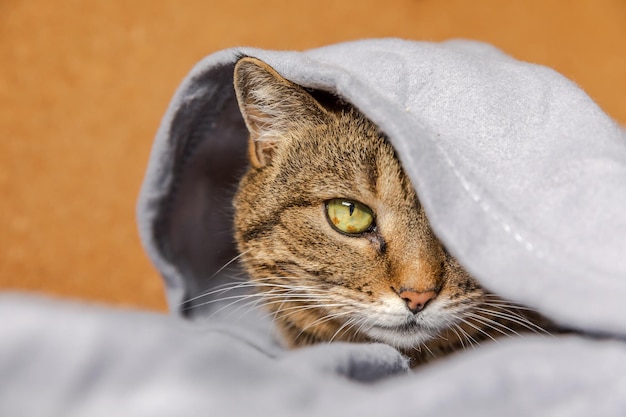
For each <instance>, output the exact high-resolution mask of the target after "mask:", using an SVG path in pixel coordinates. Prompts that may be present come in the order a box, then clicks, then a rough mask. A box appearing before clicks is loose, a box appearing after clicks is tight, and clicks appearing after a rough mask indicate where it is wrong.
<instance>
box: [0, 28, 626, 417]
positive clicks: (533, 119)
mask: <svg viewBox="0 0 626 417" xmlns="http://www.w3.org/2000/svg"><path fill="white" fill-rule="evenodd" d="M244 55H245V56H253V57H257V58H259V59H261V60H263V61H265V62H267V63H268V64H269V65H271V66H272V67H273V68H274V69H276V70H277V71H278V72H279V73H280V74H281V75H282V76H283V77H285V78H286V79H288V80H290V81H292V82H294V83H296V84H299V85H301V86H304V87H306V88H309V89H315V90H322V91H326V92H330V93H333V94H336V95H338V96H340V97H342V98H343V99H344V100H346V101H348V102H349V103H351V104H352V105H353V106H355V107H356V108H358V109H359V110H360V111H361V112H362V113H363V114H364V115H365V116H367V117H368V118H369V119H370V120H372V121H373V122H374V123H376V124H377V125H378V126H379V128H380V129H381V130H382V131H383V132H384V133H385V134H386V135H387V136H388V138H389V141H390V142H391V144H392V145H393V147H394V148H395V150H396V152H397V155H398V157H399V159H400V161H401V163H402V165H403V167H404V169H405V171H406V172H407V174H408V175H409V177H410V178H411V181H412V182H413V185H414V187H415V189H416V191H417V194H418V196H419V199H420V201H421V203H422V204H423V205H424V207H425V209H426V212H427V214H428V216H429V219H430V222H431V226H432V228H433V230H434V231H435V233H436V234H437V236H438V237H439V239H440V240H441V241H442V242H443V244H444V245H445V246H446V248H447V249H448V250H449V251H450V252H451V253H452V254H453V255H454V256H455V257H456V258H457V259H458V260H459V261H460V262H461V263H462V265H463V266H464V267H465V268H466V269H467V270H468V271H469V272H470V273H471V274H472V275H473V276H474V277H476V278H477V279H478V280H479V281H480V282H481V283H482V284H484V285H485V286H487V287H488V288H489V289H491V290H492V291H494V292H496V293H498V294H500V295H503V296H505V297H506V298H508V299H511V300H514V301H516V302H519V303H522V304H525V305H528V306H530V307H532V308H535V309H537V310H538V311H540V312H541V313H543V314H544V315H546V316H547V317H549V318H551V319H552V320H554V321H555V322H556V323H558V324H560V325H562V326H564V327H566V328H570V329H573V330H575V331H576V332H575V333H574V334H571V335H567V336H554V337H540V336H528V337H523V338H510V339H500V340H499V343H490V344H486V345H485V346H482V347H481V348H478V349H475V350H472V349H469V350H467V351H465V352H463V353H460V354H455V355H453V356H451V357H448V358H446V359H444V360H441V361H438V362H434V363H432V364H429V365H428V366H427V367H424V368H419V369H418V370H416V371H415V372H414V373H411V372H408V371H407V365H406V362H405V361H404V359H403V357H402V356H401V355H400V354H398V353H397V352H396V351H395V350H394V349H392V348H391V347H389V346H386V345H380V344H369V345H359V344H344V343H339V344H328V345H326V344H324V345H316V346H313V347H309V348H303V349H297V350H285V349H283V348H282V347H281V346H280V344H278V343H277V342H276V340H275V336H274V334H273V333H272V332H271V322H270V320H269V319H268V318H267V317H265V315H264V314H263V311H262V310H258V309H254V308H245V307H244V308H242V305H241V303H234V302H229V299H228V298H227V297H228V295H229V294H223V293H220V292H219V287H218V286H219V285H222V284H224V283H228V282H232V281H233V280H241V279H242V278H244V279H245V277H241V276H239V275H238V274H240V272H238V270H237V269H236V267H235V264H236V262H233V263H232V264H229V265H228V266H227V267H224V265H227V264H228V262H229V261H230V260H231V259H232V258H233V257H235V256H236V252H235V248H234V243H233V237H232V213H231V200H232V197H233V194H234V191H235V188H236V184H237V181H238V179H239V177H240V176H241V174H242V173H243V171H244V169H245V166H246V152H247V149H246V146H247V137H248V133H247V131H246V128H245V125H244V122H243V119H242V117H241V114H240V112H239V108H238V106H237V102H236V97H235V92H234V89H233V67H234V64H235V62H236V61H237V60H238V59H239V58H240V57H241V56H244ZM138 218H139V228H140V233H141V237H142V240H143V243H144V245H145V248H146V250H147V252H148V254H149V256H150V257H151V259H152V261H153V262H154V264H155V266H156V267H157V268H158V269H159V271H160V273H161V274H162V276H163V278H164V280H165V282H166V286H167V294H168V301H169V304H170V307H171V309H172V311H174V312H176V313H181V314H184V315H187V316H191V317H193V318H194V319H195V321H194V322H192V323H188V322H185V321H183V320H180V319H177V318H173V317H169V318H165V317H162V316H159V315H151V314H143V313H133V312H117V311H116V312H112V311H109V310H106V309H94V308H90V307H86V306H80V307H76V306H67V305H64V304H59V303H49V302H41V301H40V300H31V299H28V300H24V299H21V298H17V297H16V296H4V297H3V298H2V303H1V304H0V315H2V316H3V317H4V318H5V319H7V320H8V321H11V322H12V323H13V325H12V326H8V327H4V326H3V327H2V328H1V329H0V351H2V352H8V353H9V354H10V355H8V354H5V355H0V376H1V377H2V380H3V381H12V383H9V389H8V390H2V391H0V411H3V412H0V414H3V415H4V414H6V415H10V414H9V413H5V412H4V411H11V412H12V411H15V410H19V407H18V405H16V404H17V401H18V400H19V398H26V397H27V393H28V392H31V393H32V392H37V393H41V394H37V395H38V397H39V401H38V404H30V405H29V406H30V407H41V408H32V410H36V411H42V412H41V413H40V414H38V415H54V411H50V410H69V411H70V412H68V413H62V414H66V415H78V414H81V412H82V414H84V415H87V414H89V411H94V410H97V411H98V412H99V413H100V414H99V415H114V414H116V412H115V411H113V410H116V411H117V412H118V411H119V410H120V409H124V410H125V411H127V412H124V415H146V414H142V413H143V412H145V411H146V410H149V413H148V414H149V415H153V416H158V415H168V413H170V414H169V415H171V414H172V413H173V414H176V415H186V414H192V413H195V415H203V412H202V411H201V410H204V414H206V415H241V414H242V413H244V412H256V413H257V414H258V413H260V414H261V415H265V414H269V413H270V412H271V413H272V414H271V415H273V416H283V415H284V416H292V415H302V416H306V415H343V416H357V415H358V416H363V415H394V414H400V413H402V414H407V413H408V414H409V415H435V414H436V415H438V416H453V415H454V416H458V415H465V416H467V415H481V416H484V415H538V414H547V415H624V414H626V395H624V393H625V392H626V391H625V389H626V343H625V342H624V341H625V340H626V303H625V302H624V300H626V133H625V131H624V130H623V129H622V128H621V127H620V126H619V125H618V124H617V123H616V122H615V121H613V120H612V119H611V118H609V117H608V116H607V115H606V114H605V113H604V112H603V111H602V110H601V109H600V108H599V107H598V106H597V105H596V104H595V103H594V102H593V101H592V100H591V99H590V98H589V97H588V96H587V95H586V94H585V93H584V92H583V91H581V90H580V89H579V88H578V87H577V86H576V85H575V84H574V83H572V82H571V81H569V80H567V79H566V78H564V77H563V76H561V75H560V74H558V73H556V72H555V71H553V70H551V69H548V68H545V67H543V66H539V65H534V64H529V63H524V62H520V61H517V60H515V59H513V58H511V57H509V56H507V55H505V54H503V53H502V52H500V51H499V50H497V49H495V48H494V47H492V46H489V45H486V44H482V43H477V42H471V41H461V40H454V41H448V42H443V43H428V42H412V41H404V40H399V39H378V40H364V41H357V42H349V43H343V44H337V45H331V46H328V47H323V48H319V49H313V50H309V51H305V52H285V51H280V52H278V51H266V50H260V49H254V48H234V49H229V50H224V51H221V52H218V53H215V54H213V55H211V56H209V57H207V58H205V59H204V60H202V61H201V62H200V63H198V64H197V65H196V67H195V68H194V69H193V70H192V71H191V72H190V74H189V75H188V76H187V77H186V79H185V80H184V81H183V83H182V85H181V86H180V88H179V89H178V91H177V92H176V94H175V96H174V98H173V100H172V102H171V104H170V106H169V109H168V110H167V112H166V114H165V117H164V118H163V121H162V124H161V127H160V129H159V131H158V134H157V137H156V140H155V143H154V147H153V150H152V155H151V158H150V162H149V166H148V170H147V174H146V178H145V182H144V185H143V188H142V190H141V195H140V199H139V204H138ZM231 267H232V268H231ZM215 288H217V289H218V290H217V291H216V290H213V295H212V296H201V295H202V294H203V293H206V292H207V291H211V290H212V289H215ZM196 297H198V298H197V299H196V300H195V301H190V302H185V301H188V300H190V299H194V298H196ZM220 298H222V300H221V301H219V300H218V299H220ZM233 300H234V298H233ZM85 312H88V313H89V314H85ZM33 313H41V315H40V316H37V317H39V318H37V319H35V318H34V315H33ZM16 317H17V319H16ZM20 317H28V319H20ZM20 320H21V321H20ZM3 322H4V321H3ZM68 322H69V323H70V324H72V325H71V326H68V325H67V324H66V323H68ZM35 329H39V330H37V331H36V330H35ZM41 329H43V330H41ZM59 329H65V330H63V331H61V330H59ZM68 329H70V330H68ZM198 329H200V330H198ZM136 332H138V333H140V334H143V335H144V336H145V337H135V333H136ZM77 335H81V338H77V337H75V336H77ZM96 341H97V342H96ZM27 342H28V343H29V344H28V345H27ZM30 344H33V345H36V346H35V347H32V346H31V345H30ZM25 346H29V349H25ZM50 346H53V347H56V350H55V352H57V355H56V356H55V357H54V358H51V357H49V356H48V355H46V353H47V350H46V349H47V348H48V350H49V348H50ZM89 349H91V350H90V352H91V353H84V352H85V350H89ZM23 351H24V352H25V351H28V352H29V353H28V355H29V356H28V357H25V356H22V360H23V362H22V363H29V365H27V366H25V367H24V368H23V369H21V370H20V369H17V368H16V367H11V363H15V357H16V355H20V354H22V355H24V354H23V353H20V352H23ZM81 352H82V353H81ZM11 355H12V356H11ZM7 357H12V358H13V362H10V361H9V360H8V359H7ZM76 357H80V358H81V359H80V360H76ZM52 361H54V362H55V363H54V364H51V363H50V362H52ZM38 369H48V370H49V369H54V370H55V379H54V381H53V382H52V380H51V379H50V378H51V377H50V376H49V375H48V374H49V372H48V373H46V372H43V371H41V372H39V371H38ZM87 369H91V370H93V369H99V370H100V371H99V373H97V375H96V376H94V374H93V373H91V374H89V377H88V380H89V381H90V384H88V385H81V384H77V381H81V380H84V378H87V377H86V375H88V372H89V371H88V370H87ZM81 378H83V379H81ZM47 381H48V382H50V384H47ZM357 381H368V382H369V383H368V384H362V383H358V382H357ZM121 387H124V388H123V389H124V390H125V392H126V395H125V396H123V398H122V397H120V396H119V394H118V395H117V396H116V393H118V390H121V389H122V388H121ZM85 392H87V394H88V395H87V394H85ZM146 393H149V394H151V395H147V394H146ZM152 394H154V395H152ZM10 395H11V396H10ZM20 395H21V397H20ZM15 398H18V399H17V400H16V399H15ZM116 398H117V400H112V399H116ZM243 398H245V400H243ZM103 399H107V400H108V402H107V401H105V400H103ZM12 407H13V408H12ZM98 407H100V408H98ZM107 407H109V408H107ZM120 407H123V408H120ZM103 410H104V411H110V413H106V412H103ZM117 414H119V413H117ZM13 415H16V414H15V413H13Z"/></svg>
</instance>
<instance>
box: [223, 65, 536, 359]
mask: <svg viewBox="0 0 626 417" xmlns="http://www.w3.org/2000/svg"><path fill="white" fill-rule="evenodd" d="M235 90H236V93H237V98H238V100H239V105H240V109H241V111H242V114H243V116H244V119H245V121H246V125H247V127H248V129H249V131H250V161H251V167H250V169H249V171H248V172H247V174H246V175H245V176H244V177H243V179H242V181H241V183H240V186H239V191H238V193H237V196H236V198H235V202H234V205H235V209H236V215H235V229H236V239H237V243H238V247H239V250H240V252H241V254H242V256H241V260H242V263H243V265H244V267H245V269H246V271H247V272H248V274H249V275H250V277H251V280H252V282H254V283H255V284H256V286H257V288H258V291H260V292H261V294H263V298H264V305H265V306H266V307H267V308H268V309H269V310H270V311H271V312H272V313H273V314H274V316H275V319H276V323H277V325H278V326H279V328H280V329H281V330H282V332H283V334H284V337H285V340H286V341H287V343H288V344H289V345H290V346H294V347H296V346H301V345H307V344H312V343H317V342H328V341H333V340H335V341H355V342H373V341H380V342H384V343H388V344H391V345H394V346H396V347H397V348H398V349H400V350H401V351H402V352H403V353H405V354H406V355H408V356H409V357H410V358H411V359H412V361H413V364H414V365H416V364H419V363H423V362H426V361H428V360H430V359H433V358H434V357H439V356H443V355H445V354H447V353H449V352H452V351H455V350H457V349H459V348H462V347H466V346H469V345H473V344H474V343H479V342H480V341H482V340H486V339H490V338H493V337H497V336H499V335H502V334H512V333H516V332H519V331H520V330H526V329H531V330H534V329H536V327H535V326H536V325H535V324H533V323H532V322H530V321H529V320H528V318H529V317H530V318H532V319H533V320H536V319H537V316H535V315H534V314H533V313H525V312H526V311H527V310H524V309H523V308H522V307H520V306H516V305H514V304H512V303H509V302H506V301H504V300H502V299H500V298H498V297H496V296H494V295H492V294H489V293H487V292H486V291H485V290H484V289H483V288H481V286H480V285H479V284H478V282H477V281H476V280H474V279H473V278H472V277H470V276H469V274H468V273H467V272H465V270H464V269H463V268H461V266H460V265H459V264H458V262H457V261H456V260H455V259H454V258H452V257H451V256H450V255H449V254H448V253H447V252H446V250H445V249H444V247H443V246H442V244H441V242H440V241H439V240H438V239H437V237H436V236H435V235H434V234H433V232H432V230H431V228H430V226H429V223H428V219H427V218H426V213H425V212H424V209H423V207H422V206H421V205H420V202H419V200H418V198H417V196H416V194H415V192H414V189H413V187H412V185H411V182H410V181H409V179H408V177H407V176H406V175H405V173H404V171H403V169H402V167H401V165H400V163H399V161H398V159H397V157H396V155H395V153H394V150H393V148H392V147H391V145H390V144H389V143H388V142H387V141H386V140H385V138H384V136H383V135H382V134H381V132H380V131H379V130H378V129H377V127H376V126H375V125H374V124H373V123H371V122H370V121H369V120H367V119H366V118H365V117H363V116H362V115H361V114H360V113H359V112H357V111H356V110H354V109H353V108H350V107H345V106H344V107H343V108H342V107H341V106H340V107H338V108H335V109H331V108H329V107H325V106H323V105H322V104H320V102H319V101H317V100H316V99H315V98H314V97H313V96H312V95H311V94H309V93H308V92H307V91H306V90H305V89H303V88H302V87H300V86H298V85H296V84H293V83H291V82H289V81H287V80H286V79H284V78H283V77H281V76H280V75H279V74H278V73H277V72H276V71H274V70H273V69H272V68H271V67H269V66H268V65H267V64H265V63H263V62H261V61H259V60H257V59H254V58H242V59H241V60H239V62H238V63H237V65H236V67H235ZM334 198H346V199H350V200H354V201H358V202H361V203H363V204H365V205H366V206H368V207H369V208H370V209H371V210H372V211H373V212H374V215H375V228H374V229H373V230H369V231H367V232H365V233H363V234H362V235H357V236H354V235H346V234H342V233H339V232H338V231H337V230H335V229H334V228H333V227H332V226H331V225H330V223H329V221H328V220H327V218H326V214H325V204H326V202H327V201H328V200H330V199H334ZM405 290H409V291H410V292H412V293H415V294H420V293H424V292H433V293H434V294H436V297H435V298H434V299H432V300H430V301H429V302H428V303H427V304H426V306H425V307H424V308H423V310H422V311H420V312H417V313H414V312H412V311H410V310H409V308H407V301H406V300H405V299H403V297H401V296H400V295H399V294H400V293H401V292H402V291H405Z"/></svg>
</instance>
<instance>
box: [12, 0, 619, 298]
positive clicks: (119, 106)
mask: <svg viewBox="0 0 626 417" xmlns="http://www.w3.org/2000/svg"><path fill="white" fill-rule="evenodd" d="M218 3H219V4H218ZM227 3H228V6H227V5H226V4H227ZM382 36H395V37H403V38H409V39H417V40H443V39H448V38H455V37H465V38H473V39H478V40H484V41H488V42H491V43H493V44H495V45H496V46H498V47H500V48H502V49H503V50H504V51H506V52H508V53H509V54H512V55H513V56H515V57H517V58H520V59H523V60H527V61H532V62H537V63H541V64H545V65H548V66H551V67H553V68H555V69H557V70H558V71H560V72H562V73H563V74H565V75H566V76H568V77H569V78H571V79H573V80H574V81H576V82H577V83H578V84H579V85H580V86H581V87H582V88H583V89H585V90H586V91H587V92H588V93H589V94H590V95H591V96H592V97H593V98H594V99H595V100H596V101H597V102H598V103H599V104H600V106H601V107H602V108H604V110H605V111H607V112H608V113H609V114H610V115H611V116H613V117H614V118H616V119H617V120H618V121H620V122H621V123H626V99H624V94H625V92H626V1H624V0H595V1H592V0H518V1H501V0H473V1H467V0H413V1H408V0H404V1H394V0H388V1H384V2H381V1H370V0H344V1H330V0H326V1H309V2H304V1H302V2H300V1H287V0H284V1H264V2H259V1H251V0H241V1H239V2H223V1H220V2H218V1H206V0H204V1H200V0H196V1H185V2H180V1H175V0H159V1H148V0H136V1H122V0H90V1H82V0H75V1H70V0H54V1H53V0H48V1H45V0H30V1H17V0H13V1H11V0H3V1H0V288H1V289H20V290H29V291H39V292H46V293H49V294H56V295H61V296H69V297H76V298H82V299H87V300H99V301H102V302H106V303H113V304H123V305H132V306H138V307H142V308H151V309H163V308H165V303H164V298H163V294H162V287H161V283H160V281H159V277H158V275H157V273H156V272H155V271H154V270H153V269H152V266H151V265H150V263H149V262H148V260H147V258H146V257H145V255H144V253H143V251H142V249H141V247H140V244H139V240H138V237H137V233H136V227H135V218H134V206H135V200H136V196H137V191H138V188H139V185H140V183H141V180H142V176H143V171H144V168H145V165H146V161H147V157H148V152H149V149H150V146H151V142H152V137H153V135H154V133H155V131H156V128H157V126H158V123H159V120H160V118H161V116H162V114H163V112H164V111H165V108H166V106H167V103H168V101H169V99H170V97H171V95H172V93H173V92H174V89H175V88H176V87H177V85H178V83H179V82H180V80H181V79H182V77H183V76H184V75H185V74H186V72H187V71H188V70H189V69H190V68H191V66H192V65H193V64H194V63H195V62H196V61H197V60H199V59H200V58H201V57H203V56H205V55H207V54H209V53H211V52H213V51H216V50H219V49H223V48H227V47H231V46H237V45H250V46H259V47H264V48H272V49H305V48H310V47H315V46H321V45H324V44H327V43H334V42H338V41H343V40H351V39H358V38H364V37H382Z"/></svg>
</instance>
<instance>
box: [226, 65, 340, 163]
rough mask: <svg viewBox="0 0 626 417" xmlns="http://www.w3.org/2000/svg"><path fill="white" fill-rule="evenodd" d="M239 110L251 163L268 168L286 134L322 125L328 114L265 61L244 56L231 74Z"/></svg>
mask: <svg viewBox="0 0 626 417" xmlns="http://www.w3.org/2000/svg"><path fill="white" fill-rule="evenodd" d="M234 84H235V92H236V94H237V101H238V102H239V109H240V110H241V114H242V115H243V118H244V121H245V123H246V126H247V128H248V131H249V132H250V145H249V149H250V152H249V153H250V161H251V163H252V165H253V166H254V167H256V168H261V167H263V166H265V165H267V164H268V163H269V162H270V161H271V159H272V157H273V155H274V152H275V150H276V149H277V147H278V146H280V143H281V142H282V141H283V140H285V138H286V137H288V136H289V131H290V130H293V129H296V128H298V127H299V126H300V127H301V126H303V125H308V124H311V125H316V124H321V123H324V122H325V121H326V120H327V119H328V117H329V114H328V112H327V111H326V110H325V109H324V108H323V107H322V106H321V105H320V104H319V103H318V102H317V101H316V100H315V99H314V98H313V97H312V96H311V95H310V94H309V93H307V92H306V91H305V90H304V89H303V88H302V87H300V86H299V85H297V84H294V83H292V82H291V81H288V80H286V79H285V78H283V77H282V76H280V75H279V74H278V73H277V72H276V71H275V70H274V69H273V68H272V67H270V66H269V65H267V64H266V63H265V62H263V61H261V60H259V59H256V58H250V57H245V58H241V59H240V60H239V61H237V64H236V65H235V74H234Z"/></svg>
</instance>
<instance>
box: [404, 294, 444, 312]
mask: <svg viewBox="0 0 626 417" xmlns="http://www.w3.org/2000/svg"><path fill="white" fill-rule="evenodd" d="M398 295H399V296H400V298H402V299H403V300H404V301H405V302H406V306H407V308H408V309H409V310H411V312H412V313H413V314H416V313H419V312H420V311H422V310H423V309H424V307H426V304H428V302H429V301H430V300H432V299H433V298H435V297H436V296H437V293H436V292H434V291H422V292H417V291H414V290H403V291H402V292H399V293H398Z"/></svg>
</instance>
